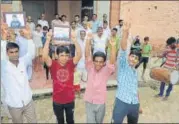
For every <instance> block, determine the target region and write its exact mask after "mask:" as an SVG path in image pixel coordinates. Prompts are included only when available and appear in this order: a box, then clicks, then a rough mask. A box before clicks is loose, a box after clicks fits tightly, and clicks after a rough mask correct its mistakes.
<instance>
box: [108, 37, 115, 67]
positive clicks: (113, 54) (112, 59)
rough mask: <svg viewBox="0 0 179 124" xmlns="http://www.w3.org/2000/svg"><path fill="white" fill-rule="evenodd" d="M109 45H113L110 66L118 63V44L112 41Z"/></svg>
mask: <svg viewBox="0 0 179 124" xmlns="http://www.w3.org/2000/svg"><path fill="white" fill-rule="evenodd" d="M109 44H110V45H111V53H110V64H115V61H116V42H115V41H112V40H110V41H109Z"/></svg>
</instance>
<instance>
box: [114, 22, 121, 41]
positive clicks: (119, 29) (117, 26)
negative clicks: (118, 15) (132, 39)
mask: <svg viewBox="0 0 179 124" xmlns="http://www.w3.org/2000/svg"><path fill="white" fill-rule="evenodd" d="M122 26H123V20H122V19H120V20H119V25H116V27H115V28H117V34H118V36H119V37H120V38H122Z"/></svg>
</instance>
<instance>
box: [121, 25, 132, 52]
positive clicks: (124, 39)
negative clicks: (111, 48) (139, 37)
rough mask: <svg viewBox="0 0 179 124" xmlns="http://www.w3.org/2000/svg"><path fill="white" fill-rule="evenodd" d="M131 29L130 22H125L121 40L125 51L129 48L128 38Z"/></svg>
mask: <svg viewBox="0 0 179 124" xmlns="http://www.w3.org/2000/svg"><path fill="white" fill-rule="evenodd" d="M129 29H130V24H128V23H124V27H123V35H122V40H121V48H122V50H124V51H125V50H126V49H127V39H128V36H129Z"/></svg>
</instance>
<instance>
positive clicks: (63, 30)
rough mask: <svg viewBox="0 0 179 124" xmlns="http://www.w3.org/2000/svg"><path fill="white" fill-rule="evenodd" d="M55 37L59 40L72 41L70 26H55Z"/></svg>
mask: <svg viewBox="0 0 179 124" xmlns="http://www.w3.org/2000/svg"><path fill="white" fill-rule="evenodd" d="M53 39H54V40H57V41H63V42H66V41H70V27H69V26H63V25H61V26H54V27H53Z"/></svg>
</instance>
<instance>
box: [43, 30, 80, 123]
mask: <svg viewBox="0 0 179 124" xmlns="http://www.w3.org/2000/svg"><path fill="white" fill-rule="evenodd" d="M51 37H52V33H51V32H49V33H48V34H47V39H46V42H45V46H44V48H43V60H44V61H45V63H46V65H47V66H48V67H49V68H50V72H51V76H52V80H53V110H54V113H55V115H56V118H57V121H58V123H60V124H64V123H65V122H64V111H65V115H66V122H67V123H68V124H74V123H75V122H74V107H75V92H74V87H73V78H74V69H75V66H76V64H77V63H78V61H79V60H80V58H81V48H80V45H79V44H78V42H77V40H76V37H72V42H73V43H74V45H75V47H76V55H75V57H73V58H70V51H69V49H68V47H67V46H58V47H57V50H56V54H57V56H58V58H57V60H52V59H51V58H50V56H49V44H50V41H51Z"/></svg>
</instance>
